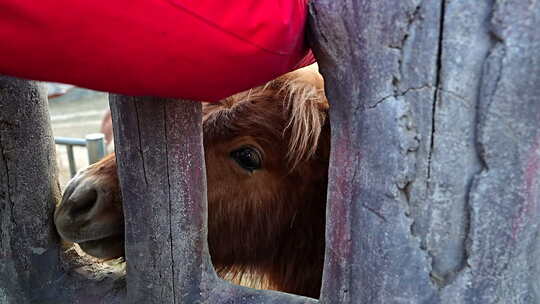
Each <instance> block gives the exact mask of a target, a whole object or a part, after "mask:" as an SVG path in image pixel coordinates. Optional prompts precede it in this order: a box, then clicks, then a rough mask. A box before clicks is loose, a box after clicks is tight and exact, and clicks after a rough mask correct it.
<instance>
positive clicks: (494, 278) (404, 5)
mask: <svg viewBox="0 0 540 304" xmlns="http://www.w3.org/2000/svg"><path fill="white" fill-rule="evenodd" d="M310 24H311V28H312V34H313V35H312V38H313V41H314V43H313V44H314V49H315V54H316V55H317V58H318V61H319V66H320V67H321V70H322V72H323V76H324V77H325V80H326V93H327V95H328V97H329V100H330V103H331V107H330V112H331V113H330V116H331V117H330V118H331V123H332V155H331V161H330V185H329V195H328V197H329V201H328V218H327V251H326V261H325V271H324V279H323V291H322V298H321V301H322V302H324V303H332V304H334V303H396V302H399V303H402V302H403V303H540V294H539V293H538V290H540V288H539V285H538V282H539V281H540V280H539V279H540V267H538V263H537V262H536V261H537V260H538V256H540V239H538V237H537V236H538V234H539V231H540V226H539V224H538V221H539V219H540V191H539V190H538V189H539V182H538V181H539V180H540V165H538V163H540V162H539V159H540V158H539V157H538V155H540V144H539V140H538V138H539V136H540V135H539V134H540V99H538V96H539V94H540V91H539V90H540V47H539V46H540V44H539V41H540V32H539V31H538V30H536V28H538V27H539V26H540V3H537V2H531V1H525V0H512V1H504V2H500V1H489V0H485V1H484V0H481V1H473V2H471V1H449V0H433V1H398V2H396V1H391V0H388V1H385V0H383V1H369V0H353V1H329V0H314V1H313V2H312V5H311V20H310Z"/></svg>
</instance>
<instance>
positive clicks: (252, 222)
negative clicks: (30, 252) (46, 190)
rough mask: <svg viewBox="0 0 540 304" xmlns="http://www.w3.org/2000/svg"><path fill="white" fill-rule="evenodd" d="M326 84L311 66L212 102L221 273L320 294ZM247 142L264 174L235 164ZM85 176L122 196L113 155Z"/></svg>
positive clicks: (214, 247) (212, 205) (214, 210)
mask: <svg viewBox="0 0 540 304" xmlns="http://www.w3.org/2000/svg"><path fill="white" fill-rule="evenodd" d="M322 88H323V83H322V78H321V77H320V75H319V74H318V72H317V71H316V67H308V68H304V69H301V70H299V71H297V72H293V73H289V74H286V75H285V76H282V77H280V78H278V79H276V80H274V81H271V82H269V83H268V84H266V85H265V86H261V87H258V88H255V89H252V90H249V91H246V92H243V93H239V94H236V95H234V96H232V97H230V98H227V99H225V100H223V101H221V102H219V103H215V104H210V103H207V104H204V108H203V111H204V112H203V113H204V117H203V130H204V134H203V136H204V137H203V138H204V147H205V157H206V164H207V181H208V203H209V215H208V216H209V218H208V225H209V227H208V231H209V233H208V242H209V248H210V254H211V257H212V262H213V264H214V266H215V268H216V270H217V272H218V274H220V276H222V277H225V278H227V279H230V280H232V281H235V282H237V283H246V282H248V283H249V285H251V286H256V287H262V288H268V289H277V290H281V291H285V292H291V293H296V294H301V295H306V296H311V297H318V295H319V289H320V283H321V276H322V265H323V260H324V227H325V224H324V223H325V220H324V218H325V202H326V186H327V169H328V158H329V135H330V134H329V123H328V121H327V119H326V112H327V108H328V104H327V101H326V99H325V97H324V93H323V89H322ZM245 145H249V146H253V147H256V148H257V149H258V150H259V151H261V153H262V158H263V167H262V168H261V169H259V170H255V171H253V172H249V171H246V170H244V169H242V168H241V167H240V166H238V164H237V163H235V161H233V160H232V159H231V157H230V152H231V151H233V150H234V149H237V148H239V147H242V146H245ZM83 177H84V179H86V180H93V183H95V184H97V185H98V186H97V187H107V188H108V189H109V190H108V191H112V192H118V193H119V188H118V178H117V176H116V163H115V162H114V157H113V156H109V157H108V158H106V159H104V160H103V161H101V162H99V163H97V164H95V165H93V166H91V167H90V168H89V169H87V171H86V172H84V174H83V175H81V177H80V178H79V181H78V182H77V185H79V184H81V183H82V182H83V181H84V179H83ZM110 204H114V202H111V203H110ZM61 208H62V207H61V206H60V209H61ZM66 208H68V207H66ZM59 213H60V212H59ZM58 218H59V219H58V221H57V227H59V228H58V229H59V231H60V230H61V229H62V216H61V215H60V216H58ZM61 234H62V232H61ZM64 234H65V235H67V234H69V233H67V232H66V233H64Z"/></svg>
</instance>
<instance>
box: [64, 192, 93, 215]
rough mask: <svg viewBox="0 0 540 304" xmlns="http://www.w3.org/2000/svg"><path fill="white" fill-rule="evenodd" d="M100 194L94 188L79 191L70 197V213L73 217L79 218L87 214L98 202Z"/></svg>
mask: <svg viewBox="0 0 540 304" xmlns="http://www.w3.org/2000/svg"><path fill="white" fill-rule="evenodd" d="M97 198H98V194H97V191H96V190H94V189H89V190H87V191H84V193H80V192H78V193H77V195H76V196H75V197H73V196H72V197H70V198H69V201H70V203H71V204H70V205H71V208H70V209H69V211H68V213H69V216H70V217H71V218H78V217H81V216H85V215H87V214H88V213H89V212H90V210H92V208H93V207H94V206H95V204H96V202H97Z"/></svg>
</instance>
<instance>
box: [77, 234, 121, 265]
mask: <svg viewBox="0 0 540 304" xmlns="http://www.w3.org/2000/svg"><path fill="white" fill-rule="evenodd" d="M78 244H79V247H81V249H82V250H83V251H84V252H85V253H87V254H89V255H91V256H93V257H96V258H99V259H105V260H109V259H115V258H118V257H121V256H123V255H124V239H123V237H122V236H111V237H107V238H104V239H100V240H92V241H86V242H82V243H78Z"/></svg>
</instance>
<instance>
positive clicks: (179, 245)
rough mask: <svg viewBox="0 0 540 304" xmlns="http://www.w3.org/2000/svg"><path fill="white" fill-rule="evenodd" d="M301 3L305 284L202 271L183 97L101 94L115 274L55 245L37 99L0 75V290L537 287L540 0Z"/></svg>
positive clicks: (194, 116)
mask: <svg viewBox="0 0 540 304" xmlns="http://www.w3.org/2000/svg"><path fill="white" fill-rule="evenodd" d="M310 13H311V20H310V28H311V33H310V36H311V40H312V41H313V46H314V50H315V53H316V55H317V58H318V61H319V64H320V66H321V69H322V73H323V75H324V76H325V80H326V91H327V95H328V97H329V100H330V102H331V109H330V120H331V128H332V141H331V144H332V153H331V160H330V170H329V177H330V182H329V194H328V207H327V231H326V257H325V266H324V267H325V268H324V274H323V287H322V291H321V296H320V299H319V300H315V299H308V298H303V297H299V296H295V295H289V294H285V293H279V292H272V291H261V290H254V289H249V288H244V287H240V286H236V285H232V284H229V283H227V282H225V281H223V280H220V279H218V278H217V276H216V274H215V272H214V270H213V268H212V266H211V263H210V261H209V255H208V246H207V243H206V233H207V228H206V227H207V226H206V221H207V215H206V208H207V206H206V194H205V193H206V184H205V172H204V157H203V154H202V141H201V123H200V119H201V106H200V104H199V103H196V102H190V101H177V100H163V99H158V98H135V97H124V96H111V108H112V112H113V121H114V127H115V138H116V139H117V140H118V142H116V145H115V146H116V149H117V158H118V166H119V172H120V182H121V186H122V195H123V198H124V202H125V207H124V212H125V219H126V232H125V233H126V238H125V241H126V260H127V275H126V276H123V275H121V274H118V273H115V272H109V271H107V269H102V268H100V266H98V265H92V264H88V263H86V264H84V263H83V262H81V261H77V260H76V259H69V258H65V257H62V252H61V250H60V248H59V246H58V238H57V237H56V234H55V232H54V228H53V224H52V220H51V217H52V212H53V208H54V204H55V203H56V202H57V201H58V197H59V189H58V185H57V183H56V181H55V175H56V171H55V164H54V161H55V158H54V146H53V138H52V135H51V131H50V126H49V121H48V115H47V106H46V100H45V97H44V95H43V94H41V93H40V91H39V88H38V87H37V85H36V84H35V83H33V82H28V81H24V80H18V79H13V78H8V77H3V78H0V229H1V230H0V231H1V234H0V273H1V276H0V303H211V304H214V303H240V304H242V303H317V302H320V303H326V304H341V303H343V304H352V303H368V304H371V303H381V304H388V303H448V304H450V303H452V304H454V303H481V304H484V303H527V304H528V303H540V228H539V225H540V31H539V30H538V29H539V28H540V2H537V1H533V0H508V1H494V0H489V1H488V0H475V1H450V0H431V1H430V0H426V1H420V0H418V1H413V0H411V1H394V0H381V1H369V0H351V1H335V0H316V1H314V2H313V3H312V4H311V7H310ZM173 130H174V131H173ZM30 145H31V146H32V147H33V148H30ZM35 147H37V148H35ZM77 263H79V264H77ZM66 269H68V270H66Z"/></svg>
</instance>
